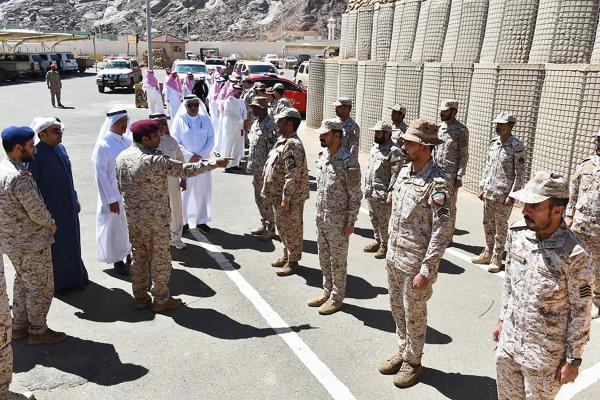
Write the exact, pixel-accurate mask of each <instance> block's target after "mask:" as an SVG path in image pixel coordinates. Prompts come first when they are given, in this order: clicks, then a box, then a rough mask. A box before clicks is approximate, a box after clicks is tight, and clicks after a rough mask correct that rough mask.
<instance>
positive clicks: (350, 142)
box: [333, 97, 360, 160]
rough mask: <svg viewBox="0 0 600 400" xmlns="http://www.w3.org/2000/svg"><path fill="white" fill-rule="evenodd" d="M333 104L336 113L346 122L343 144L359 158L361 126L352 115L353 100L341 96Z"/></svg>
mask: <svg viewBox="0 0 600 400" xmlns="http://www.w3.org/2000/svg"><path fill="white" fill-rule="evenodd" d="M333 106H334V107H335V115H337V116H338V118H339V119H341V120H342V123H343V124H344V140H343V141H342V146H344V148H345V149H346V150H348V151H349V152H350V153H351V154H352V155H353V156H354V158H356V159H357V160H358V149H359V148H360V128H359V126H358V125H357V124H356V122H354V120H353V119H352V117H351V116H350V112H351V111H352V100H351V99H349V98H347V97H340V98H339V99H338V100H337V101H336V102H335V103H333Z"/></svg>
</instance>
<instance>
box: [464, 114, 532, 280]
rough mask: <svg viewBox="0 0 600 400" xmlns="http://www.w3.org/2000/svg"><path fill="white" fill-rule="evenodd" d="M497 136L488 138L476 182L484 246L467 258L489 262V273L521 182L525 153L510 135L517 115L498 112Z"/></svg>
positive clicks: (498, 262) (498, 258)
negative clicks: (480, 175) (480, 207)
mask: <svg viewBox="0 0 600 400" xmlns="http://www.w3.org/2000/svg"><path fill="white" fill-rule="evenodd" d="M494 123H496V133H497V134H498V137H496V138H494V139H492V141H491V142H490V147H489V150H488V156H487V161H486V163H485V168H484V170H483V177H482V178H481V182H480V183H479V199H480V200H482V201H483V230H484V233H485V244H486V245H485V249H484V250H483V252H482V253H481V254H479V255H478V256H475V257H473V258H471V262H472V263H473V264H490V266H489V267H488V271H489V272H499V271H500V269H501V268H502V256H503V255H504V245H505V243H506V234H507V232H508V219H509V218H510V213H511V211H512V207H513V203H514V202H515V200H514V199H513V198H511V197H510V196H509V195H508V194H509V193H510V192H516V191H517V190H519V189H521V188H522V187H523V184H524V183H525V182H523V181H524V179H525V167H526V165H527V164H526V162H525V161H526V154H525V148H524V147H523V144H522V143H521V141H520V140H519V139H517V138H516V137H514V136H513V135H512V130H513V128H514V126H515V124H516V123H517V118H516V117H515V116H514V115H512V114H509V113H502V114H500V115H498V117H497V118H496V119H495V120H494Z"/></svg>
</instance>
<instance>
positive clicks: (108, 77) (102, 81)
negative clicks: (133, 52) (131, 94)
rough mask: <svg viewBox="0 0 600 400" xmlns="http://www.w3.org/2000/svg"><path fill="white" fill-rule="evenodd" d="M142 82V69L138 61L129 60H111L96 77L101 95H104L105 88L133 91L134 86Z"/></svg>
mask: <svg viewBox="0 0 600 400" xmlns="http://www.w3.org/2000/svg"><path fill="white" fill-rule="evenodd" d="M141 81H142V69H141V68H140V66H139V64H138V62H137V61H136V60H132V59H129V58H111V59H110V60H108V61H107V63H106V64H105V65H104V69H103V70H102V71H99V72H98V74H97V75H96V85H97V86H98V91H99V92H100V93H104V88H107V87H108V88H111V89H115V88H118V87H126V88H128V89H133V86H134V85H135V84H136V83H137V82H141Z"/></svg>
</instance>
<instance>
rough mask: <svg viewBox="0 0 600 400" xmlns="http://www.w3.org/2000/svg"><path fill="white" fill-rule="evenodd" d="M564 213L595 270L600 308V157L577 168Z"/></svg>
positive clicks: (590, 158) (588, 159) (597, 300)
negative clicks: (571, 223) (571, 218)
mask: <svg viewBox="0 0 600 400" xmlns="http://www.w3.org/2000/svg"><path fill="white" fill-rule="evenodd" d="M569 192H570V193H569V194H570V198H569V205H568V207H567V210H566V212H565V215H566V216H568V217H573V225H572V226H571V230H572V231H573V232H575V234H576V235H577V237H579V238H580V239H581V240H582V241H583V242H584V243H585V246H586V247H587V248H588V250H589V252H590V255H591V257H592V264H593V266H594V276H595V281H596V289H595V291H594V303H595V304H596V306H598V307H600V156H598V155H593V156H590V157H588V158H586V159H585V160H583V162H582V163H581V164H579V166H578V167H577V170H576V171H575V175H574V176H573V179H572V180H571V185H570V188H569Z"/></svg>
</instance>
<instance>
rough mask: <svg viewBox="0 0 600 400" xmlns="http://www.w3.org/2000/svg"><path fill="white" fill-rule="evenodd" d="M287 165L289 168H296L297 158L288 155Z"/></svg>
mask: <svg viewBox="0 0 600 400" xmlns="http://www.w3.org/2000/svg"><path fill="white" fill-rule="evenodd" d="M285 167H286V168H287V169H294V168H296V160H295V159H294V157H288V158H286V159H285Z"/></svg>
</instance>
